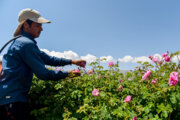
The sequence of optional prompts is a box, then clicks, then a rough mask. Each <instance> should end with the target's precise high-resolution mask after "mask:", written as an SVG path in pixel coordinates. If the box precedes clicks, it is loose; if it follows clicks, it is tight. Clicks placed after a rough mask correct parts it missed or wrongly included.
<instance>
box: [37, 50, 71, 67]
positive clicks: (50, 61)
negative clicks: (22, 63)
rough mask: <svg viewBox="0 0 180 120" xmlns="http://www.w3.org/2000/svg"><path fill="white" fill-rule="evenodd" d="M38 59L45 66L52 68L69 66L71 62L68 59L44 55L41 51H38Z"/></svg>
mask: <svg viewBox="0 0 180 120" xmlns="http://www.w3.org/2000/svg"><path fill="white" fill-rule="evenodd" d="M40 57H41V59H42V60H43V62H44V63H45V64H46V65H52V66H64V65H70V64H71V62H72V60H70V59H65V58H58V57H55V56H49V55H48V54H46V53H45V52H43V51H40Z"/></svg>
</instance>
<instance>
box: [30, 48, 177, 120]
mask: <svg viewBox="0 0 180 120" xmlns="http://www.w3.org/2000/svg"><path fill="white" fill-rule="evenodd" d="M179 54H180V51H179V52H176V53H172V54H171V55H168V53H166V54H163V59H162V60H160V59H159V58H155V59H154V58H153V57H152V56H150V59H151V60H152V62H153V63H152V64H150V63H148V62H144V63H142V62H138V63H140V66H137V67H136V68H135V69H134V70H133V71H129V72H127V73H125V74H123V73H121V70H119V67H118V63H117V64H114V63H113V65H112V63H111V65H108V66H109V69H108V70H104V69H103V66H101V65H100V63H101V61H100V60H97V61H96V62H92V63H91V64H90V65H91V66H92V69H91V70H90V71H91V73H89V72H85V70H84V69H82V70H80V72H82V74H83V75H82V76H81V77H77V78H66V79H64V80H61V81H42V80H39V79H38V78H37V77H36V76H34V78H33V83H32V87H31V91H30V106H31V114H32V115H33V116H35V118H36V119H37V120H62V119H64V120H67V119H68V120H91V119H94V120H132V119H133V120H178V118H179V117H180V92H179V90H180V85H179V76H180V64H179V63H180V61H178V63H174V62H172V58H173V57H174V56H177V55H179ZM166 56H169V57H170V58H168V59H165V57H166ZM159 61H160V62H159Z"/></svg>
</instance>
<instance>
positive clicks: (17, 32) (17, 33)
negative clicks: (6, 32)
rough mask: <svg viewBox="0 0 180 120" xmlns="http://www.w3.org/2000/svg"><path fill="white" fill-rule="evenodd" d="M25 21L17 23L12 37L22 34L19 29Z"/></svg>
mask: <svg viewBox="0 0 180 120" xmlns="http://www.w3.org/2000/svg"><path fill="white" fill-rule="evenodd" d="M24 22H25V21H22V22H21V23H19V25H18V26H17V28H16V30H15V32H14V37H16V36H18V35H20V34H21V33H22V30H21V27H22V25H23V24H24Z"/></svg>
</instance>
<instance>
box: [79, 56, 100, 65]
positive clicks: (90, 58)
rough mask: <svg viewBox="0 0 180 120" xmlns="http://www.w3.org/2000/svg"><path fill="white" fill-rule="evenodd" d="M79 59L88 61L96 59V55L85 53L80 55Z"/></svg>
mask: <svg viewBox="0 0 180 120" xmlns="http://www.w3.org/2000/svg"><path fill="white" fill-rule="evenodd" d="M81 59H83V60H86V61H87V62H88V63H91V62H94V61H96V59H97V58H96V56H94V55H91V54H87V55H86V56H81Z"/></svg>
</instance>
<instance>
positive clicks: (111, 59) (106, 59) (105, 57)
mask: <svg viewBox="0 0 180 120" xmlns="http://www.w3.org/2000/svg"><path fill="white" fill-rule="evenodd" d="M103 59H105V60H103ZM100 60H103V61H102V62H111V61H115V60H114V58H113V57H112V56H102V57H100Z"/></svg>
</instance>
